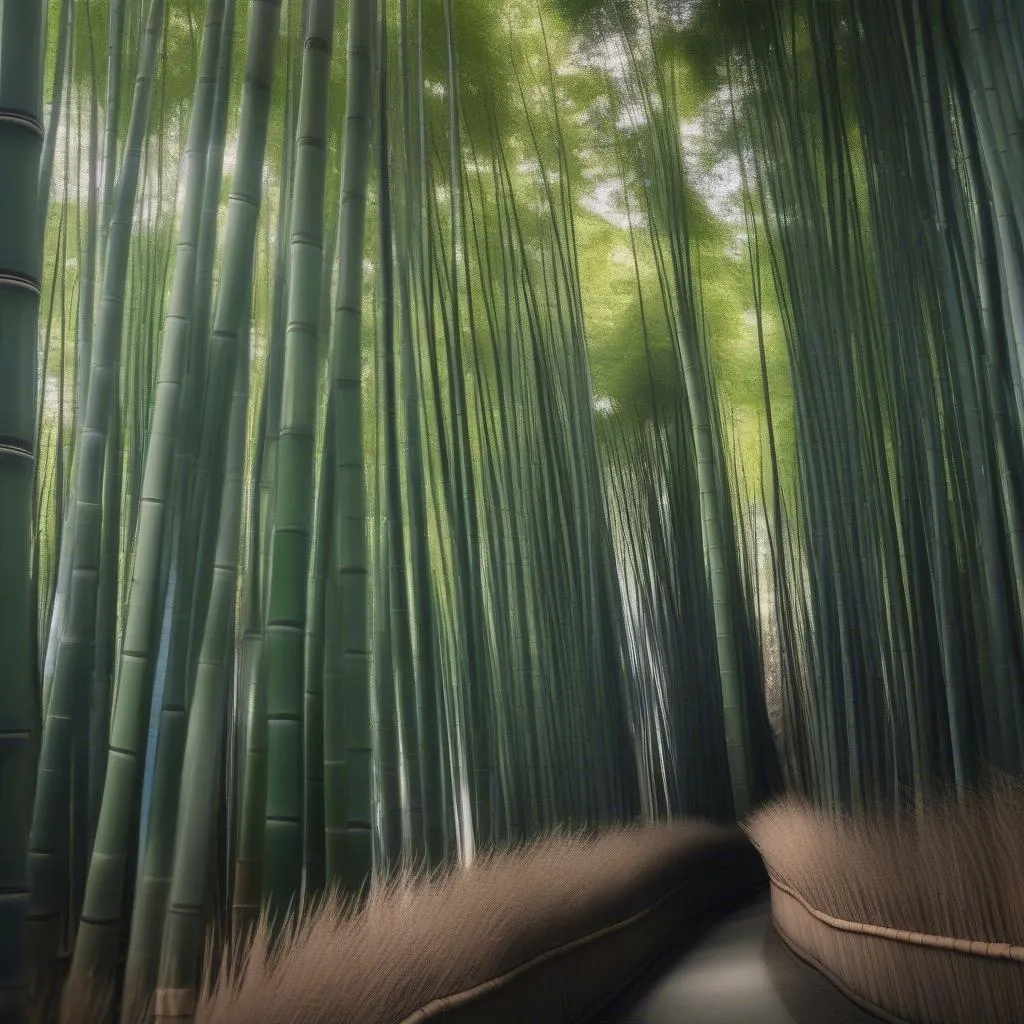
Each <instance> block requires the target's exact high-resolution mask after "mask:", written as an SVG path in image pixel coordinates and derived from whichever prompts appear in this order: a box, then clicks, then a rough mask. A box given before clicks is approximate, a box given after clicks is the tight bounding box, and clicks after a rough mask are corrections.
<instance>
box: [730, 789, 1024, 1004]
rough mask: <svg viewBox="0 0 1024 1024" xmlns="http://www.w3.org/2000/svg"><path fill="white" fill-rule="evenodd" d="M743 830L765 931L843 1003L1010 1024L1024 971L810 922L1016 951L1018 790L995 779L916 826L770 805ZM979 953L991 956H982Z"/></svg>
mask: <svg viewBox="0 0 1024 1024" xmlns="http://www.w3.org/2000/svg"><path fill="white" fill-rule="evenodd" d="M748 832H749V834H750V836H751V838H752V839H753V840H754V843H755V845H756V846H757V847H758V849H759V850H760V851H761V854H762V856H763V857H764V859H765V862H766V864H767V865H768V869H769V872H770V873H771V875H772V877H773V879H777V880H778V881H779V882H781V883H782V885H783V886H785V887H788V888H789V889H790V890H792V891H793V893H795V894H796V895H797V897H799V898H795V897H794V896H793V895H791V894H787V893H786V892H784V891H780V890H779V889H776V888H773V893H772V912H773V916H774V918H775V921H776V925H777V926H778V927H779V929H780V931H781V932H782V933H783V934H784V936H785V937H786V938H787V939H789V940H790V941H791V942H792V943H793V944H794V945H795V946H796V947H798V949H799V951H802V952H804V953H806V954H809V955H810V957H811V958H813V959H815V960H817V961H818V962H819V964H820V965H821V966H822V967H823V968H824V969H826V971H827V972H829V973H830V974H831V975H832V976H833V977H834V978H835V979H836V980H838V981H840V982H842V983H843V984H845V985H846V986H847V987H848V988H849V989H850V990H851V991H852V993H854V994H855V995H858V996H860V997H861V998H862V999H864V1000H865V1001H867V1002H869V1003H872V1004H873V1005H876V1006H880V1007H882V1008H883V1009H885V1010H888V1011H889V1012H891V1013H895V1014H897V1015H898V1016H900V1017H903V1018H904V1019H908V1020H913V1021H942V1022H945V1024H955V1022H959V1021H964V1022H967V1024H979V1022H981V1021H985V1022H988V1024H995V1022H997V1021H1019V1020H1021V1019H1024V1018H1022V1017H1021V1010H1020V1007H1021V1006H1024V963H1021V962H1019V961H1014V960H1011V959H1007V958H1006V956H1007V955H1008V954H1007V951H1005V950H1003V951H1001V955H1002V956H1003V958H1002V959H994V958H992V957H990V956H988V955H980V954H981V950H980V948H977V949H975V951H974V952H973V953H972V952H966V951H953V950H947V949H936V948H928V947H927V945H926V943H927V942H928V941H930V940H921V939H920V938H918V937H917V935H915V936H914V937H913V938H912V939H910V938H909V937H907V936H903V937H902V939H900V940H895V941H894V938H893V937H891V936H890V937H880V936H879V935H877V934H875V935H871V934H857V933H856V932H853V931H851V930H849V929H845V930H844V929H842V928H839V927H835V926H834V925H833V926H829V925H827V924H825V923H823V922H822V921H821V920H820V916H815V915H814V914H812V913H811V912H810V911H809V910H808V908H807V906H804V905H803V904H802V903H801V899H800V898H802V900H803V901H805V902H806V904H808V905H809V906H810V907H811V908H813V909H814V910H815V911H818V912H819V913H820V914H824V915H828V916H830V917H832V918H837V919H839V920H840V921H846V922H857V923H859V924H861V925H870V926H880V927H881V928H885V929H895V930H898V931H901V932H909V933H923V934H924V935H925V936H941V937H945V938H949V939H961V940H972V941H974V942H978V943H1002V944H1008V945H1010V946H1024V870H1022V868H1021V860H1020V858H1021V851H1022V849H1024V786H1022V785H1021V784H1020V783H1019V782H1017V781H1014V780H1011V779H1008V778H1005V777H999V778H994V779H992V780H990V781H989V782H988V783H987V785H986V787H985V789H984V790H983V791H980V792H974V793H970V794H968V795H967V796H966V797H965V798H964V800H962V801H957V800H956V799H953V798H951V797H944V798H941V799H936V800H934V801H932V802H930V803H928V804H927V805H926V806H925V808H924V810H923V812H922V813H921V814H920V815H919V816H918V817H906V818H901V819H896V818H891V817H890V818H887V817H883V816H879V815H876V816H872V817H867V816H858V817H853V816H843V817H836V816H833V815H829V814H826V813H823V812H821V811H819V810H817V809H815V808H813V807H812V806H810V805H808V804H806V803H803V802H800V801H796V800H791V799H790V800H782V801H779V802H776V803H773V804H771V805H769V806H768V807H766V808H764V809H762V810H761V811H760V812H759V813H758V814H757V815H755V817H754V819H753V820H752V822H751V824H750V825H749V828H748ZM986 952H989V953H991V952H995V951H994V950H988V951H986Z"/></svg>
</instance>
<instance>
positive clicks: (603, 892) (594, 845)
mask: <svg viewBox="0 0 1024 1024" xmlns="http://www.w3.org/2000/svg"><path fill="white" fill-rule="evenodd" d="M756 864H757V857H756V854H755V852H754V851H753V849H752V848H750V846H749V844H748V843H747V841H746V840H745V839H744V838H743V837H742V834H741V833H740V832H739V830H738V829H728V828H723V827H720V826H715V825H710V824H705V823H698V822H677V823H673V824H665V825H657V826H652V827H645V828H641V827H622V828H617V829H614V830H610V831H607V832H604V833H602V834H600V835H597V836H585V835H580V834H576V835H571V834H565V833H563V834H557V835H552V836H549V837H546V838H544V839H542V840H540V841H537V842H535V843H532V844H530V845H528V846H524V847H522V848H520V849H517V850H511V851H503V852H496V853H493V854H490V855H486V856H483V857H481V858H480V859H478V860H477V861H476V862H475V863H474V864H473V865H472V866H471V867H469V868H467V869H464V870H457V871H448V872H445V873H443V874H437V875H435V876H433V877H431V878H427V879H416V878H415V877H413V876H411V875H409V874H406V875H403V876H402V877H400V878H399V879H398V880H397V881H394V882H392V883H391V884H389V885H387V886H383V887H378V888H377V889H376V890H375V892H374V893H373V894H372V895H371V898H370V899H369V900H368V902H367V903H366V904H365V905H364V906H363V907H362V908H361V909H359V910H356V911H353V910H350V909H348V908H346V907H345V906H344V905H343V904H342V903H340V902H338V901H337V900H332V899H328V900H326V901H324V902H323V903H322V904H321V905H320V906H318V907H316V908H315V909H314V910H313V911H312V912H311V913H309V914H307V915H305V916H304V918H303V919H302V920H301V921H299V922H298V923H297V925H296V926H295V928H294V929H293V931H292V932H291V933H290V935H289V936H288V938H287V940H286V941H285V942H284V943H283V944H282V947H281V949H280V951H278V952H276V953H275V952H273V951H272V950H271V948H270V945H269V943H268V930H267V928H266V924H265V922H264V923H263V924H262V925H261V927H260V929H259V930H258V932H257V934H256V937H255V940H254V942H253V945H252V948H251V949H250V950H249V951H248V954H247V956H246V957H245V958H244V960H243V961H242V963H241V966H240V967H239V968H237V969H234V970H228V971H226V972H224V973H222V980H221V981H219V982H218V983H217V984H216V985H215V986H213V987H212V988H211V987H207V989H206V990H205V991H204V992H203V993H202V996H201V998H200V1001H199V1005H198V1008H197V1012H196V1017H195V1019H196V1024H236V1022H237V1024H270V1022H274V1024H299V1022H301V1024H328V1022H329V1024H348V1022H351V1024H396V1022H399V1021H405V1020H407V1019H409V1018H412V1017H414V1015H416V1017H415V1019H423V1020H427V1019H432V1017H433V1014H434V1013H435V1012H437V1011H439V1010H440V1005H439V1001H442V1000H444V998H445V997H451V996H454V995H457V994H459V993H470V992H472V991H474V990H482V989H485V988H487V987H488V986H489V985H490V986H491V987H492V988H493V986H494V985H495V984H498V985H500V983H501V981H502V979H503V978H504V977H506V976H508V975H509V974H510V973H514V972H516V971H521V970H522V969H524V968H528V965H529V964H531V962H534V961H536V960H537V959H538V958H543V957H544V956H545V955H547V954H551V953H552V952H553V951H556V950H558V949H560V948H564V947H566V946H567V945H569V944H571V943H573V942H575V941H578V940H580V939H581V938H584V937H586V936H588V935H595V934H596V933H599V932H601V931H602V930H603V929H608V928H609V927H612V926H615V925H616V924H619V923H621V922H623V921H625V920H627V919H629V918H630V917H632V916H634V915H636V914H637V913H638V912H641V911H643V910H645V909H647V908H649V907H651V906H652V905H654V904H655V903H657V901H658V900H660V899H661V898H663V897H664V896H665V894H666V892H667V891H669V890H670V889H672V888H673V887H675V886H678V885H679V884H680V882H681V880H683V879H684V878H685V877H686V876H687V875H688V873H692V872H697V873H703V874H709V873H710V874H716V873H717V874H721V873H726V874H727V873H729V872H730V870H731V872H732V877H731V878H730V882H731V883H732V884H735V883H736V882H738V881H742V880H743V877H744V876H750V875H752V874H753V873H754V872H755V870H756V869H755V867H754V865H756ZM747 884H748V886H749V877H747ZM625 980H628V979H615V978H614V977H596V978H594V979H593V980H592V981H591V982H590V984H592V985H594V986H596V987H598V988H599V987H600V986H602V985H604V986H611V988H610V991H609V993H608V995H609V996H610V995H613V994H615V992H616V990H617V989H616V985H617V982H618V984H619V987H621V983H622V982H624V981H625ZM417 1011H422V1012H421V1013H420V1014H418V1015H417Z"/></svg>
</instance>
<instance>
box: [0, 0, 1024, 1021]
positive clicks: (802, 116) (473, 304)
mask: <svg viewBox="0 0 1024 1024" xmlns="http://www.w3.org/2000/svg"><path fill="white" fill-rule="evenodd" d="M1022 69H1024V19H1022V18H1021V15H1020V12H1019V11H1018V10H1017V8H1016V4H1015V3H1014V2H1013V0H950V2H948V3H940V2H938V0H899V2H893V3H887V4H877V3H869V2H867V0H863V2H858V0H837V2H835V3H810V2H806V0H785V2H778V3H771V4H768V3H760V2H754V0H746V2H744V0H691V2H684V0H674V2H673V0H649V2H648V0H637V2H628V0H607V2H600V0H540V2H537V0H515V2H511V3H503V4H497V3H493V2H491V0H350V2H348V3H344V4H342V3H334V2H332V0H239V2H236V0H205V2H204V0H50V2H48V3H43V2H42V0H25V2H21V0H17V2H16V0H2V2H0V225H2V230H0V524H2V529H0V649H2V650H3V652H4V661H3V668H2V675H0V822H2V831H0V1018H3V1019H13V1018H14V1016H15V1014H16V1012H17V1006H18V1005H19V1000H20V999H21V996H22V993H23V991H24V989H25V986H26V985H27V984H28V980H29V978H31V979H33V984H34V985H35V986H37V988H38V989H39V990H40V991H45V990H47V986H51V985H52V984H53V983H54V981H55V980H59V979H61V978H63V977H65V976H67V977H69V978H70V979H71V980H72V981H75V982H79V983H83V982H84V981H85V980H86V979H92V980H93V981H94V982H96V983H97V984H99V985H103V986H114V989H115V990H116V991H119V992H122V993H123V994H124V1000H123V1001H124V1004H125V1005H126V1006H129V1005H131V1006H134V1005H138V1004H140V1003H142V1002H145V1001H146V1000H149V999H151V998H153V1004H152V1008H153V1012H154V1013H155V1015H156V1016H157V1017H181V1016H187V1015H188V1014H189V1012H190V1009H191V1006H192V1003H193V1001H194V997H195V992H196V987H197V985H198V983H199V971H200V959H199V951H200V950H201V948H202V945H203V941H204V936H205V935H206V934H207V933H208V931H209V930H210V929H213V934H215V935H217V936H218V937H219V938H220V939H222V940H224V941H229V940H230V941H234V942H240V941H242V940H244V937H245V935H246V934H247V933H248V929H250V928H251V926H252V924H253V923H254V922H255V920H256V919H257V917H258V915H259V914H260V913H261V911H262V910H267V911H269V912H270V913H272V914H275V915H277V916H278V917H280V915H281V914H282V913H283V912H284V911H285V910H286V909H287V908H289V907H292V908H294V907H295V906H297V905H298V902H299V901H300V900H304V899H309V898H312V897H314V896H316V895H317V894H318V893H322V892H325V891H327V890H330V889H337V890H340V891H342V892H345V893H349V894H357V893H359V892H361V891H365V886H366V884H367V883H368V881H369V880H370V879H372V878H378V879H379V878H382V877H386V876H387V875H388V874H389V873H390V872H391V871H393V870H394V869H395V868H396V867H397V866H398V865H399V864H400V863H402V862H410V861H411V862H413V863H417V864H423V865H427V866H435V865H438V864H441V863H443V862H445V861H447V860H453V859H454V860H459V861H461V862H464V863H465V862H468V861H470V860H471V859H472V858H473V856H474V851H476V850H477V849H479V848H482V847H486V846H489V845H491V844H494V843H499V842H509V841H511V842H516V841H518V840H520V839H522V838H524V837H528V836H531V835H534V834H537V833H539V832H542V831H545V830H548V829H550V828H552V827H554V826H556V825H558V824H561V823H569V824H574V825H579V824H588V825H597V824H600V823H604V822H612V821H621V820H630V819H634V818H638V817H642V818H646V819H653V818H658V817H664V816H669V815H677V814H697V815H703V816H708V817H712V818H718V819H723V820H732V819H734V818H737V817H740V818H742V817H743V816H745V814H746V813H747V812H748V811H749V809H750V808H751V807H752V806H753V805H754V804H756V803H757V802H758V801H759V800H761V799H763V798H764V797H765V796H767V795H768V794H769V793H771V792H774V791H776V790H778V789H779V788H780V787H781V786H782V785H787V786H788V787H790V788H792V789H794V790H796V791H798V792H803V793H807V794H810V795H812V796H813V797H814V798H815V799H817V800H818V801H819V802H820V803H822V804H823V805H825V806H829V807H833V808H840V807H846V808H850V807H865V806H866V807H880V806H891V805H893V804H895V805H897V806H906V805H911V806H914V805H919V804H920V801H921V800H922V798H923V797H924V796H925V795H926V793H927V792H928V791H929V789H930V788H931V787H933V786H934V785H936V784H939V783H941V784H950V785H955V786H956V787H958V788H959V789H961V790H962V789H963V788H965V787H967V786H969V785H972V784H974V783H975V782H976V781H977V780H978V779H979V778H980V777H981V776H982V775H983V773H984V772H985V771H986V770H987V769H988V768H990V767H995V768H997V769H1000V770H1002V771H1006V772H1010V773H1013V774H1020V773H1021V769H1022V767H1024V692H1022V688H1021V675H1022V668H1024V634H1022V621H1024V620H1022V611H1024V606H1022V600H1024V532H1022V521H1021V517H1022V515H1024V434H1022V415H1021V413H1022V402H1024V379H1022V375H1021V371H1022V346H1024V190H1022V188H1021V186H1020V182H1021V181H1024V134H1022V121H1024V73H1022Z"/></svg>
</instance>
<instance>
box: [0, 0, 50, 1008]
mask: <svg viewBox="0 0 1024 1024" xmlns="http://www.w3.org/2000/svg"><path fill="white" fill-rule="evenodd" d="M45 14H46V6H45V5H44V4H42V3H26V4H13V3H9V4H5V5H4V7H3V9H2V10H0V177H2V179H3V180H2V182H0V217H2V218H3V223H4V225H5V227H4V230H3V232H0V267H3V268H4V269H3V273H2V274H0V325H2V326H0V380H2V381H3V387H4V389H5V393H4V399H3V401H2V402H0V515H2V518H3V522H4V530H3V539H2V540H0V605H2V611H0V622H2V623H3V626H2V630H3V641H2V642H3V648H4V651H5V674H4V685H3V687H2V689H0V818H2V820H3V822H4V828H3V833H2V837H0V889H2V891H3V892H4V893H5V897H4V899H3V901H2V903H0V1019H4V1020H15V1019H17V1018H18V1017H19V1015H20V1013H21V1011H22V1008H23V1007H22V994H23V991H24V985H25V981H26V958H25V945H24V942H25V934H26V916H27V914H28V912H29V884H30V883H29V874H28V862H27V855H28V847H29V828H30V824H31V820H32V798H33V786H32V785H31V784H30V782H29V780H31V779H32V778H33V774H34V769H35V761H36V750H37V743H38V736H37V728H38V726H37V711H36V708H37V706H38V691H37V684H36V671H37V670H36V657H35V652H34V639H33V638H34V631H33V628H32V626H33V622H32V616H31V608H32V606H33V604H34V602H35V595H34V594H33V593H32V589H31V550H32V511H33V510H32V488H33V475H34V470H35V452H36V442H35V437H34V427H35V407H34V406H35V394H36V332H37V330H38V320H39V296H40V282H39V279H40V275H41V271H42V266H41V263H42V246H41V241H40V239H39V232H38V228H37V223H38V222H37V218H38V216H39V206H40V197H39V194H38V188H39V184H38V178H39V167H40V158H41V152H42V144H43V127H42V114H43V111H42V106H43V96H42V92H43V82H42V78H43V68H42V49H43V31H44V24H45Z"/></svg>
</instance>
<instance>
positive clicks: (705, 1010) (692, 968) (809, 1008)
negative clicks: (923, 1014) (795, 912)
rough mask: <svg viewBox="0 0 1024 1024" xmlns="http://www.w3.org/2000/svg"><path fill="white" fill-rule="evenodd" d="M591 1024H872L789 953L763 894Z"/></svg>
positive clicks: (692, 943)
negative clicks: (779, 935) (775, 927)
mask: <svg viewBox="0 0 1024 1024" xmlns="http://www.w3.org/2000/svg"><path fill="white" fill-rule="evenodd" d="M591 1024H878V1018H877V1017H873V1016H871V1015H869V1014H867V1013H865V1012H864V1011H863V1010H861V1009H860V1008H859V1007H857V1006H855V1005H854V1004H853V1003H852V1002H850V1000H848V999H847V998H846V997H845V996H844V995H843V994H842V993H841V992H840V991H839V990H838V989H837V988H836V987H835V986H834V985H833V984H832V983H831V982H830V981H829V980H828V979H827V978H825V977H824V976H823V975H821V974H819V973H818V972H817V971H816V970H814V968H812V967H809V966H808V965H807V964H805V963H804V962H803V961H802V960H801V959H799V957H797V956H795V955H794V954H793V953H792V952H790V950H789V948H788V947H787V946H786V945H785V943H784V942H783V941H782V940H781V939H780V938H779V937H778V935H777V934H776V932H775V929H774V928H772V926H771V919H770V914H769V900H768V896H767V894H765V895H764V896H762V897H759V898H758V899H757V900H755V901H754V902H752V903H748V904H746V905H745V906H743V907H741V908H740V909H738V910H735V911H733V912H731V913H730V914H728V915H727V916H726V917H724V918H722V919H721V920H720V921H718V922H716V923H715V924H714V925H711V926H710V927H708V928H706V929H705V930H704V931H702V932H700V933H699V934H698V935H696V936H695V937H694V938H693V939H692V940H691V941H690V942H689V943H688V944H687V945H686V946H685V947H684V948H683V949H682V950H679V949H676V950H675V951H674V952H673V953H672V954H670V956H668V957H666V958H665V959H664V960H662V961H661V962H660V963H658V964H657V965H655V967H654V968H653V969H652V971H651V972H649V973H648V974H647V975H646V976H645V977H643V978H641V979H640V980H639V981H638V982H637V983H636V984H635V985H634V986H633V987H632V988H630V989H629V990H628V991H627V992H626V993H625V994H624V995H623V996H622V997H620V999H619V1000H617V1001H616V1002H615V1003H614V1004H613V1005H612V1006H611V1007H609V1008H608V1009H607V1010H606V1011H604V1012H603V1013H601V1014H600V1015H598V1016H597V1017H595V1018H594V1020H593V1021H592V1022H591Z"/></svg>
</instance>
